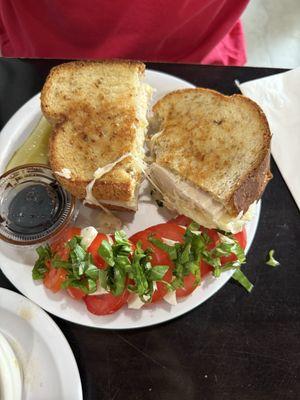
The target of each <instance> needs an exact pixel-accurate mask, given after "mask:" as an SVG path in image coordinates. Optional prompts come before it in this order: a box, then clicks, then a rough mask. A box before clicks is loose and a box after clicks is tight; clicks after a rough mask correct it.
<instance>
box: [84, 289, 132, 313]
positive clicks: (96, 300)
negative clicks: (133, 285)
mask: <svg viewBox="0 0 300 400" xmlns="http://www.w3.org/2000/svg"><path fill="white" fill-rule="evenodd" d="M128 297H129V292H128V290H124V292H123V293H122V294H121V295H120V296H114V295H113V294H111V293H107V294H100V295H96V296H86V297H85V298H84V299H83V300H84V302H85V304H86V307H87V309H88V310H89V312H91V313H92V314H95V315H109V314H113V313H115V312H116V311H118V310H119V309H120V308H122V307H123V305H124V304H125V303H126V302H127V300H128Z"/></svg>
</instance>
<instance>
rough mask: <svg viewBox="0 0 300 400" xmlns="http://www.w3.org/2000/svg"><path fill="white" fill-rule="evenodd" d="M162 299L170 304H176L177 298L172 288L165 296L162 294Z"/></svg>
mask: <svg viewBox="0 0 300 400" xmlns="http://www.w3.org/2000/svg"><path fill="white" fill-rule="evenodd" d="M164 300H165V301H166V302H167V303H169V304H171V305H172V306H176V304H177V298H176V290H172V291H170V292H168V293H167V294H166V295H165V296H164Z"/></svg>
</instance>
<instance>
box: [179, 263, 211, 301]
mask: <svg viewBox="0 0 300 400" xmlns="http://www.w3.org/2000/svg"><path fill="white" fill-rule="evenodd" d="M212 269H213V268H212V267H211V266H210V265H208V264H207V263H206V262H204V261H201V267H200V271H201V280H202V279H203V277H204V276H205V275H207V274H208V273H209V272H211V271H212ZM195 281H196V278H195V275H193V274H192V273H190V274H189V275H187V276H185V277H184V278H183V287H181V288H178V289H176V296H177V297H185V296H188V295H189V294H191V293H192V292H193V291H194V290H195V289H196V288H197V287H198V286H199V285H197V286H196V285H195Z"/></svg>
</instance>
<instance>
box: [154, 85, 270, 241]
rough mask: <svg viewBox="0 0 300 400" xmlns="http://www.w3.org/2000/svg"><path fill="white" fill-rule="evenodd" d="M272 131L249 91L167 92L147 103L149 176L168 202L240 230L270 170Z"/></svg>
mask: <svg viewBox="0 0 300 400" xmlns="http://www.w3.org/2000/svg"><path fill="white" fill-rule="evenodd" d="M270 139H271V134H270V130H269V126H268V122H267V120H266V117H265V115H264V114H263V112H262V110H261V109H260V108H259V106H258V105H257V104H256V103H254V102H253V101H252V100H250V99H248V98H247V97H244V96H242V95H233V96H225V95H222V94H220V93H218V92H215V91H212V90H208V89H201V88H196V89H184V90H178V91H175V92H171V93H170V94H167V95H166V96H165V97H163V98H162V99H161V100H160V101H158V102H157V103H156V104H155V106H154V108H153V120H152V122H151V136H150V138H149V143H150V149H151V156H152V159H153V162H152V164H151V165H150V166H149V171H148V173H149V176H150V180H151V182H152V183H153V184H154V186H155V187H156V188H157V189H158V190H159V192H160V193H161V194H162V196H163V200H164V203H165V205H166V206H167V207H168V208H170V209H174V210H176V211H177V212H178V213H180V214H184V215H186V216H188V217H190V218H192V219H193V220H194V221H196V222H198V223H199V224H201V225H203V226H205V227H208V228H219V229H221V230H224V231H229V232H232V233H236V232H239V231H240V230H241V229H242V227H243V225H244V224H245V223H246V222H247V221H248V220H249V219H251V217H252V214H253V211H254V209H255V203H256V201H257V200H258V199H259V198H260V197H261V195H262V193H263V191H264V189H265V186H266V184H267V182H268V181H269V179H270V178H271V176H272V175H271V173H270Z"/></svg>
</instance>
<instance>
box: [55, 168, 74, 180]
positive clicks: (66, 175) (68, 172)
mask: <svg viewBox="0 0 300 400" xmlns="http://www.w3.org/2000/svg"><path fill="white" fill-rule="evenodd" d="M55 174H56V175H59V176H62V177H63V178H66V179H71V170H69V168H62V170H61V171H60V172H59V171H55Z"/></svg>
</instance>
